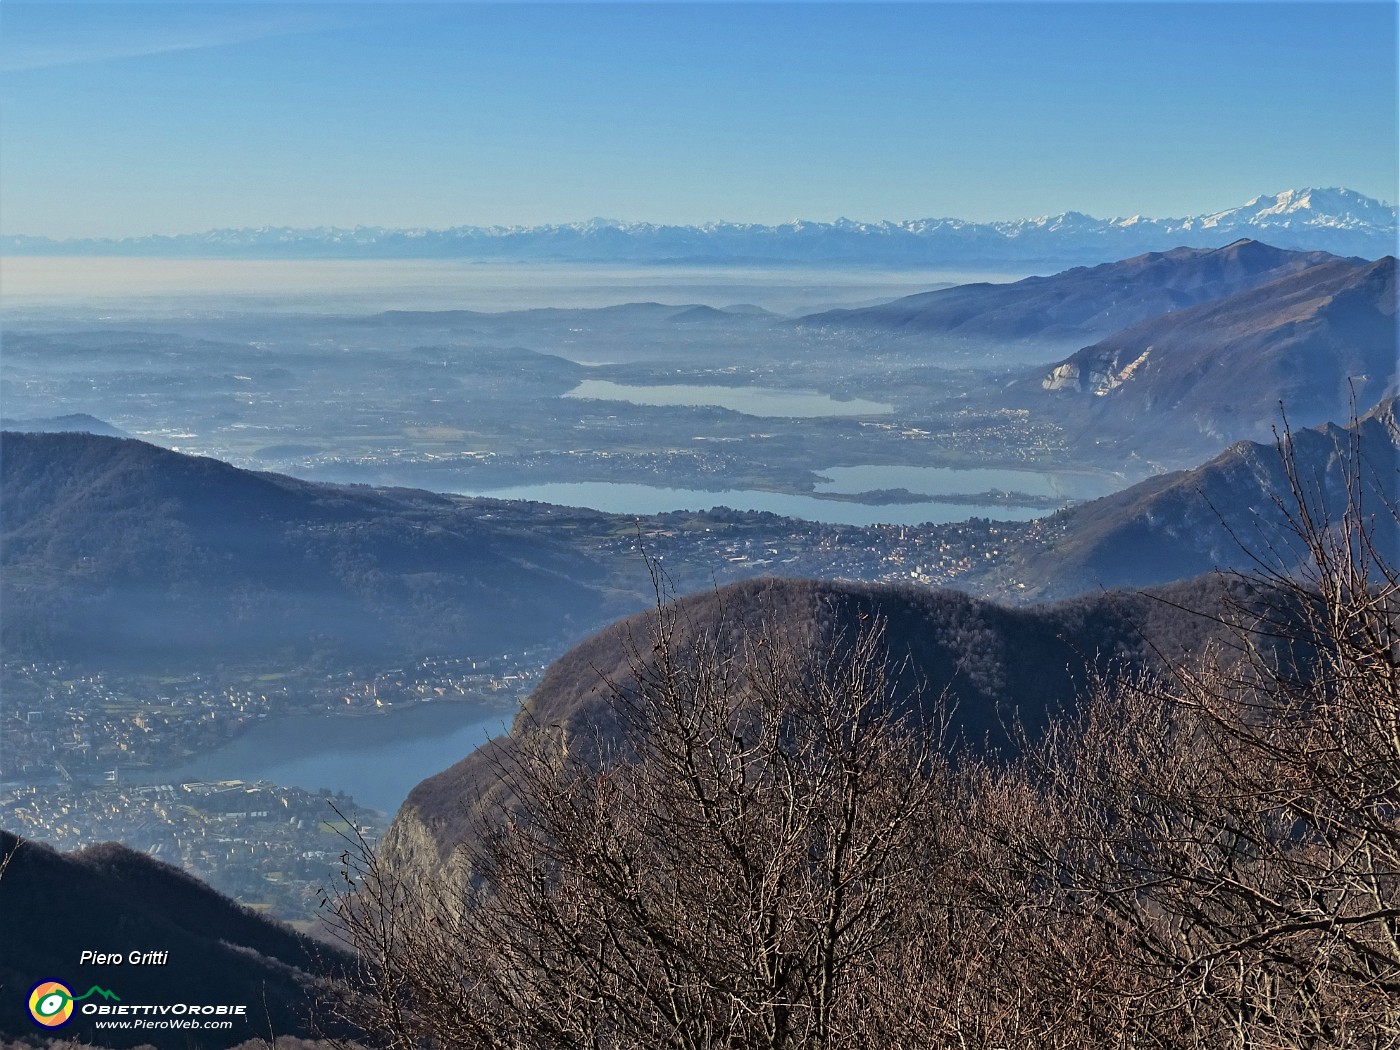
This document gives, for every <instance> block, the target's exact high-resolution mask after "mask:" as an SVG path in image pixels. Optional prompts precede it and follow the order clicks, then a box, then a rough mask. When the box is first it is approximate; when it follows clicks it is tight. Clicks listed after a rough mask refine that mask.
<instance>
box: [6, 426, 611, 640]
mask: <svg viewBox="0 0 1400 1050" xmlns="http://www.w3.org/2000/svg"><path fill="white" fill-rule="evenodd" d="M0 442H2V443H3V444H2V445H0V449H2V450H3V458H2V460H0V490H3V492H4V495H5V499H4V503H3V506H0V540H2V541H3V547H2V548H0V565H3V569H4V579H3V587H4V594H3V597H4V608H5V616H4V621H3V634H2V635H0V639H2V640H3V643H4V646H5V651H6V653H7V654H8V655H9V656H10V657H11V658H16V659H23V658H61V659H64V660H72V661H77V662H80V663H81V662H83V661H84V660H90V659H91V660H101V661H103V662H104V663H106V664H107V665H109V666H111V665H117V666H121V665H131V664H133V663H137V662H139V661H141V660H144V659H149V658H159V659H161V660H164V661H166V662H167V663H170V662H174V663H179V662H181V661H196V660H205V659H215V660H218V661H237V660H240V659H260V660H263V659H270V658H278V659H282V658H286V659H293V660H297V661H300V662H303V663H305V662H307V661H314V660H316V659H318V658H319V657H320V656H323V655H324V656H328V657H333V658H335V659H338V660H346V659H350V660H352V661H353V660H381V659H385V658H387V659H390V660H392V661H400V660H402V659H404V658H406V657H409V656H412V655H414V654H421V653H425V652H447V651H451V652H459V651H470V652H477V651H480V652H493V651H495V652H501V651H508V650H512V649H520V648H525V647H528V646H530V645H534V644H539V643H541V642H544V641H552V640H553V639H555V638H556V637H558V636H561V635H565V634H566V633H567V632H568V631H570V630H573V631H576V632H577V631H582V630H586V629H589V628H591V627H592V626H594V625H596V624H598V623H599V622H606V619H607V618H608V617H609V616H610V615H612V616H616V615H620V614H621V612H623V611H626V608H627V607H626V606H618V607H616V608H615V609H614V606H612V605H611V604H610V601H611V598H610V594H611V590H610V588H611V586H612V584H611V583H610V581H609V580H608V578H607V573H606V571H605V570H604V568H603V567H602V566H600V565H599V564H597V563H596V562H595V561H594V560H592V559H591V558H590V557H589V556H588V555H587V554H585V553H583V552H581V551H580V550H578V549H577V548H576V547H570V546H569V545H568V544H567V543H566V542H565V541H564V540H555V539H551V538H548V537H542V536H540V535H539V533H528V534H527V533H524V532H522V531H521V530H519V529H515V528H512V527H511V526H510V525H508V524H498V523H495V522H493V520H492V518H493V515H492V514H491V513H489V511H490V510H491V509H492V506H493V505H492V502H491V501H473V500H467V499H460V498H455V497H450V496H435V495H432V494H429V493H426V492H419V491H412V490H389V489H369V488H365V487H363V486H338V485H324V484H313V483H309V482H303V481H298V480H296V479H293V478H289V477H284V476H281V475H277V474H265V473H254V472H251V471H245V470H240V469H238V468H235V467H232V466H230V465H228V464H226V463H222V462H219V461H217V460H213V459H207V458H203V457H196V456H187V455H182V454H180V453H175V452H170V451H167V450H165V449H161V448H157V447H155V446H153V445H148V444H145V443H143V442H139V441H133V440H118V439H113V438H106V437H97V436H93V435H88V434H16V433H7V434H5V435H4V436H3V438H0ZM499 506H500V505H499V504H495V505H494V507H495V509H499ZM560 531H561V532H566V531H567V530H560ZM632 602H633V603H634V602H635V599H632ZM630 607H631V608H635V607H636V606H635V604H631V605H630ZM464 646H467V647H469V648H468V649H466V650H464V649H463V647H464Z"/></svg>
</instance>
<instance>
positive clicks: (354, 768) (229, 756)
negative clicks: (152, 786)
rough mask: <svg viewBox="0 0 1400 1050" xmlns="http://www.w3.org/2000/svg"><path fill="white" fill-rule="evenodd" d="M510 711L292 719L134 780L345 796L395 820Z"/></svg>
mask: <svg viewBox="0 0 1400 1050" xmlns="http://www.w3.org/2000/svg"><path fill="white" fill-rule="evenodd" d="M513 718H514V712H513V711H504V710H501V711H494V712H491V713H489V714H487V713H485V712H484V711H483V709H482V708H481V707H478V706H475V705H472V704H449V703H426V704H413V705H410V706H405V707H400V708H397V709H395V710H393V711H389V712H386V713H384V714H374V715H332V714H326V715H291V716H288V717H285V718H269V719H266V720H264V721H261V722H256V723H254V724H253V725H251V726H249V727H248V728H247V729H245V730H244V731H243V732H241V733H239V735H238V736H237V737H235V738H234V739H233V740H232V741H230V742H229V743H228V744H226V745H224V746H223V747H221V748H219V749H218V750H216V751H211V752H209V753H208V754H206V755H200V756H199V757H198V758H192V759H190V760H189V761H187V762H183V763H181V764H180V765H178V766H171V767H167V768H165V769H157V770H147V771H142V772H141V773H140V774H135V773H133V774H132V779H133V780H140V781H144V782H146V783H169V782H171V781H175V780H270V781H272V782H273V783H276V784H283V785H286V786H288V787H299V788H305V789H306V790H308V791H316V790H319V789H320V788H330V789H331V790H332V791H343V792H345V794H347V795H350V796H351V797H352V798H354V800H355V801H356V802H358V803H359V804H360V805H362V806H369V807H370V808H372V809H377V810H379V811H380V812H382V813H384V814H385V815H386V816H393V814H394V813H395V812H396V811H397V810H398V808H399V806H400V805H401V804H402V803H403V800H404V799H405V798H407V797H408V793H409V792H410V791H412V790H413V788H414V787H415V786H416V785H417V784H418V782H419V781H421V780H423V779H425V778H427V777H430V776H432V775H433V774H434V773H441V772H442V771H443V770H444V769H446V768H447V767H448V766H450V765H453V764H454V763H456V762H458V761H460V760H461V759H463V758H465V757H466V756H467V755H468V754H470V753H471V752H472V751H474V750H476V749H477V748H478V747H480V746H481V745H482V744H484V743H486V741H487V740H489V739H491V738H492V737H495V736H501V735H503V734H504V733H506V732H507V731H508V730H509V729H510V723H511V721H512V719H513Z"/></svg>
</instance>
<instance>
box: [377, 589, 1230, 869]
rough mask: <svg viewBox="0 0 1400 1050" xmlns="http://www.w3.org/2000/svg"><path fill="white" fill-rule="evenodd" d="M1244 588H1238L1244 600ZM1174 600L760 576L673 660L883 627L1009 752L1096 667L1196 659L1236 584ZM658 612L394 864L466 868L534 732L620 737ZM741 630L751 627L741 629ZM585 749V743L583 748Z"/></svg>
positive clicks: (893, 649) (592, 646)
mask: <svg viewBox="0 0 1400 1050" xmlns="http://www.w3.org/2000/svg"><path fill="white" fill-rule="evenodd" d="M1246 592H1247V588H1244V587H1242V586H1239V585H1234V590H1233V592H1232V593H1234V594H1235V595H1236V596H1237V597H1244V596H1245V594H1246ZM1161 594H1162V596H1163V597H1165V598H1166V599H1167V600H1166V601H1159V600H1156V599H1154V598H1152V597H1148V596H1146V595H1142V594H1127V593H1115V594H1107V595H1102V594H1101V595H1095V596H1091V597H1087V598H1082V599H1078V600H1073V601H1069V602H1063V603H1058V604H1053V605H1039V606H1031V607H1022V608H1008V607H1006V606H1002V605H998V604H996V603H993V602H988V601H984V600H979V599H976V598H972V597H970V596H968V595H966V594H963V593H961V592H958V591H950V590H936V589H929V588H918V587H911V586H891V585H877V584H858V583H840V582H826V581H821V582H819V581H810V580H792V579H757V580H747V581H743V582H740V583H735V584H730V585H729V586H726V587H722V588H720V589H718V590H715V591H712V592H709V593H705V594H698V595H693V596H690V597H685V598H681V599H679V600H678V602H677V603H676V605H675V607H674V608H675V619H676V624H677V633H676V642H677V644H676V645H675V646H674V649H675V650H677V651H682V652H683V651H684V649H685V646H686V644H687V642H688V641H689V639H691V638H695V637H703V636H705V635H706V634H713V633H715V632H721V634H720V636H721V637H723V638H724V639H725V645H726V651H728V646H729V645H731V644H732V645H739V646H741V645H742V644H743V639H745V638H754V637H760V636H762V634H764V633H765V632H769V631H771V630H772V629H774V625H779V628H778V629H781V630H782V631H784V632H788V634H787V636H788V637H791V638H794V639H796V640H797V645H798V647H799V651H802V652H806V653H810V654H811V655H812V658H813V660H814V661H816V660H819V659H820V658H821V657H822V654H824V653H827V652H830V651H831V650H832V647H833V646H834V645H841V644H845V641H848V640H849V639H852V638H854V637H855V636H856V634H857V633H858V632H859V631H860V630H861V629H862V628H863V626H864V625H866V624H870V623H875V622H878V621H884V622H885V624H886V627H885V640H886V643H887V645H888V650H889V653H890V660H891V666H892V667H893V668H895V669H896V673H897V675H898V686H899V689H900V691H901V693H902V695H904V696H905V697H906V698H907V699H908V700H909V702H911V703H912V704H914V705H917V706H919V707H921V708H924V709H928V710H932V709H933V708H934V707H935V706H936V705H937V704H939V703H940V697H941V696H942V695H943V694H944V692H945V690H946V693H947V697H948V699H949V701H951V703H952V704H953V705H954V713H953V733H954V734H955V736H957V737H960V738H962V739H965V740H967V741H968V742H969V743H971V744H973V745H974V746H978V747H981V746H992V747H998V748H999V747H1004V746H1007V744H1008V742H1009V740H1010V737H1009V736H1008V728H1009V727H1010V726H1012V725H1013V724H1014V723H1018V722H1019V723H1021V724H1023V725H1024V726H1025V727H1026V728H1027V729H1028V730H1029V731H1031V732H1032V733H1034V732H1036V731H1038V730H1039V729H1040V728H1041V727H1043V726H1044V725H1045V723H1046V722H1047V720H1048V719H1049V717H1050V716H1051V715H1052V714H1053V713H1054V712H1055V711H1057V710H1059V709H1062V708H1064V707H1066V706H1068V705H1071V704H1073V702H1074V699H1075V697H1076V695H1077V693H1078V691H1079V690H1080V689H1081V688H1082V687H1083V685H1084V683H1085V680H1086V675H1087V672H1088V670H1089V668H1090V666H1091V665H1104V664H1106V663H1107V662H1110V661H1112V662H1116V663H1118V664H1120V665H1126V666H1143V665H1147V664H1151V663H1153V662H1154V661H1156V660H1158V659H1160V658H1161V657H1166V658H1172V657H1179V656H1181V655H1182V654H1185V653H1190V652H1194V651H1198V650H1199V649H1200V648H1201V647H1202V646H1203V645H1204V644H1205V643H1206V641H1207V640H1208V639H1209V638H1211V637H1213V636H1215V635H1216V634H1217V633H1218V631H1219V630H1220V627H1219V624H1218V623H1217V622H1216V621H1215V620H1213V619H1211V618H1210V617H1209V616H1203V615H1196V614H1194V613H1189V612H1185V611H1183V610H1184V609H1186V608H1190V609H1198V610H1202V611H1205V612H1208V613H1212V614H1215V615H1218V614H1219V613H1220V611H1221V609H1222V608H1223V604H1222V603H1223V599H1224V597H1225V595H1226V585H1225V584H1223V583H1222V581H1220V580H1218V579H1216V578H1214V577H1208V578H1205V579H1201V580H1194V581H1186V582H1183V583H1178V584H1174V585H1171V586H1169V587H1166V588H1163V589H1162V591H1161ZM656 617H657V613H656V612H655V610H653V611H651V612H647V613H642V614H638V615H636V616H633V617H630V618H628V619H626V620H622V621H620V622H618V623H616V624H614V625H613V626H611V627H609V628H607V629H606V630H604V631H602V632H600V633H598V634H595V635H593V636H592V637H591V638H589V639H587V640H586V641H584V642H583V643H581V644H580V645H578V646H576V647H575V648H574V649H572V650H570V651H569V652H568V653H566V654H565V655H564V656H562V657H561V658H560V659H559V660H558V661H556V662H555V663H554V664H553V665H552V666H551V667H550V669H549V670H548V672H547V673H546V675H545V677H544V678H543V679H542V681H541V682H540V685H539V686H538V687H537V688H536V690H535V691H534V693H533V694H532V695H531V697H530V699H529V700H528V701H527V702H526V704H525V706H524V708H523V709H522V711H521V713H520V714H519V715H518V716H517V718H516V720H515V723H514V725H513V726H512V728H511V732H510V734H509V735H507V736H503V737H499V738H497V739H496V740H494V741H491V742H490V743H488V744H487V745H485V746H484V747H482V748H479V749H478V750H476V751H475V752H473V753H471V754H470V755H468V756H466V757H465V758H464V759H463V760H462V761H461V762H459V763H457V764H456V765H454V766H452V767H451V768H449V769H447V770H445V771H443V772H441V773H439V774H437V775H436V776H433V777H429V778H428V779H427V780H424V781H423V782H422V783H420V784H419V785H418V786H417V787H416V788H414V790H413V791H412V793H410V795H409V797H408V799H407V800H406V801H405V802H404V804H403V806H402V807H401V809H400V810H399V813H398V815H397V816H396V817H395V820H394V823H393V825H392V826H391V828H390V830H389V833H388V835H387V837H386V839H385V849H386V850H387V851H388V855H389V856H390V857H391V858H392V860H393V863H395V864H397V865H400V866H403V867H405V868H408V869H412V870H418V871H432V870H439V871H442V870H446V871H448V872H449V873H452V874H460V871H459V870H458V869H457V868H456V867H455V865H456V864H457V863H458V861H456V860H454V858H453V852H454V849H455V847H456V846H457V845H458V844H459V843H460V842H462V841H463V839H464V837H465V836H467V835H468V834H469V829H470V827H471V824H472V821H473V819H474V810H473V805H474V802H475V800H477V799H478V798H480V797H482V796H483V795H487V794H489V793H490V792H491V791H492V789H493V785H495V784H496V783H497V781H498V779H499V770H500V768H501V763H503V762H508V761H509V759H510V755H511V754H512V753H513V751H514V749H515V748H516V747H517V746H518V744H519V742H520V741H521V740H523V739H525V738H526V737H527V736H528V735H529V734H532V733H535V732H540V731H544V732H551V733H559V732H560V727H563V728H564V730H565V731H566V733H567V735H568V738H569V739H571V740H574V741H579V742H582V741H588V740H591V739H594V734H600V735H601V737H602V739H603V741H604V742H606V740H607V739H608V738H609V733H610V731H611V727H613V726H614V724H615V723H614V722H613V720H612V717H611V708H610V705H609V701H608V696H609V685H608V683H609V682H612V683H616V684H619V685H622V686H624V687H625V686H626V685H627V684H628V683H630V682H633V681H635V676H634V674H633V670H632V668H633V666H634V665H633V664H632V663H631V660H632V659H634V658H635V654H637V653H640V654H641V656H642V658H643V659H644V660H645V661H647V662H650V661H654V659H655V654H654V652H653V648H652V637H653V635H652V631H653V629H654V626H655V624H656V622H657V621H656ZM741 628H742V629H741ZM576 746H583V745H582V744H581V743H580V744H577V745H576Z"/></svg>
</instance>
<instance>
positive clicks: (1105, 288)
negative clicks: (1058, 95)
mask: <svg viewBox="0 0 1400 1050" xmlns="http://www.w3.org/2000/svg"><path fill="white" fill-rule="evenodd" d="M1361 263H1362V260H1360V259H1352V260H1340V259H1338V258H1337V257H1336V256H1333V255H1329V254H1328V253H1326V252H1296V251H1286V250H1284V249H1281V248H1274V247H1271V246H1270V245H1267V244H1261V243H1259V242H1258V241H1252V240H1239V241H1236V242H1234V243H1233V244H1230V245H1227V246H1226V247H1224V248H1218V249H1209V248H1174V249H1172V250H1171V251H1167V252H1152V253H1148V254H1146V255H1139V256H1135V257H1133V258H1131V259H1123V260H1121V261H1119V262H1112V263H1105V264H1103V265H1101V266H1093V267H1084V266H1081V267H1076V268H1075V269H1072V270H1066V271H1065V272H1063V273H1058V274H1055V275H1054V276H1052V277H1027V278H1026V279H1025V280H1023V281H1016V282H1014V283H1012V284H967V285H961V286H959V287H956V288H947V289H943V290H941V291H934V292H921V293H919V294H917V295H909V296H905V297H904V298H902V299H896V300H895V301H893V302H890V303H885V304H882V305H879V306H872V307H866V308H864V309H859V310H830V311H827V312H825V313H819V314H811V315H809V316H807V317H804V318H802V319H801V320H800V322H799V323H800V324H803V325H834V326H838V327H851V328H874V329H883V330H889V331H894V332H901V333H907V334H921V335H938V336H951V337H957V338H964V339H976V340H1022V339H1035V340H1044V341H1061V342H1062V341H1067V340H1076V341H1077V340H1083V339H1089V338H1095V337H1097V336H1102V335H1106V334H1108V333H1110V332H1116V331H1118V330H1120V329H1122V328H1126V327H1128V326H1130V325H1134V324H1137V323H1139V322H1141V321H1144V320H1146V319H1148V318H1153V317H1159V316H1161V315H1163V314H1170V313H1172V312H1173V311H1177V310H1182V309H1184V308H1186V307H1189V306H1195V305H1197V304H1200V303H1204V302H1209V301H1210V300H1213V299H1220V298H1222V297H1225V296H1229V295H1233V294H1235V293H1238V292H1241V291H1245V290H1247V289H1251V288H1257V287H1259V286H1260V285H1264V284H1268V283H1270V282H1271V281H1274V280H1277V279H1278V278H1281V277H1285V276H1288V275H1290V274H1296V273H1299V272H1301V271H1306V270H1309V269H1312V268H1313V267H1317V266H1322V265H1333V266H1357V265H1360V264H1361Z"/></svg>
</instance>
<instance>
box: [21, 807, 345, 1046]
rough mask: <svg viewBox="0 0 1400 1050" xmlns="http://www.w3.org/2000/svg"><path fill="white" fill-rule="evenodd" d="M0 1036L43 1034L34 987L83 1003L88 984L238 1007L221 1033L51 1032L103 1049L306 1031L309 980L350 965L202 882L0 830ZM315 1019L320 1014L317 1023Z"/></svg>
mask: <svg viewBox="0 0 1400 1050" xmlns="http://www.w3.org/2000/svg"><path fill="white" fill-rule="evenodd" d="M0 866H3V867H0V870H3V875H2V876H0V922H3V928H4V941H5V950H4V951H3V952H0V1001H3V1002H4V1003H5V1004H6V1008H5V1009H4V1010H3V1011H0V1035H3V1036H9V1037H15V1038H18V1037H21V1036H35V1035H40V1034H43V1031H42V1030H41V1029H40V1028H39V1027H38V1026H37V1025H36V1024H34V1023H33V1022H32V1021H31V1020H30V1019H29V1016H28V1012H27V1011H26V1009H25V1007H24V1005H23V1004H24V1002H25V999H26V997H27V996H28V994H29V990H30V988H32V987H33V986H34V985H35V984H36V983H37V982H39V981H43V980H56V981H61V982H63V983H64V984H66V985H68V987H69V988H71V989H72V991H73V994H74V995H82V994H83V993H84V992H86V991H87V990H88V988H89V987H91V986H92V985H94V984H96V985H99V986H101V987H102V988H104V989H106V990H108V991H111V992H113V993H115V994H116V995H117V996H118V1001H120V1002H122V1003H127V1004H155V1005H160V1004H174V1003H197V1004H204V1003H212V1004H220V1003H227V1004H234V1005H237V1004H242V1005H246V1006H247V1021H246V1022H244V1021H237V1020H236V1021H235V1022H234V1026H233V1028H232V1029H231V1030H230V1031H227V1032H207V1031H197V1032H195V1031H191V1032H178V1033H177V1032H169V1031H166V1032H156V1031H149V1030H141V1029H132V1030H128V1031H120V1030H117V1029H105V1030H102V1031H97V1030H96V1029H95V1028H94V1026H93V1024H92V1022H91V1021H90V1020H89V1021H85V1020H84V1018H83V1017H82V1015H81V1014H77V1015H75V1016H74V1018H73V1020H72V1021H70V1022H69V1023H68V1024H66V1025H65V1026H64V1027H63V1028H62V1029H60V1030H58V1031H56V1032H55V1033H54V1034H56V1035H62V1036H64V1037H67V1038H74V1039H82V1040H84V1041H87V1040H91V1041H93V1042H94V1043H96V1044H98V1045H102V1046H113V1047H129V1046H139V1045H141V1044H145V1043H155V1044H157V1045H159V1046H161V1047H186V1046H189V1047H209V1048H213V1047H228V1046H236V1045H238V1044H239V1043H242V1042H245V1041H247V1040H249V1039H252V1038H255V1037H264V1038H271V1037H273V1036H278V1035H310V1034H312V1032H313V1030H314V1029H313V1023H312V1022H313V1013H314V1008H315V1004H316V996H317V987H318V984H319V982H321V981H322V980H324V979H328V978H329V977H330V976H331V975H332V974H333V973H334V972H335V971H336V970H337V969H339V968H340V967H342V966H344V965H346V964H347V963H348V962H349V960H348V958H347V957H346V956H344V955H343V954H342V953H341V952H339V951H338V950H336V949H334V948H332V947H331V946H329V945H327V944H323V943H320V942H316V941H312V940H310V939H309V938H307V937H304V936H302V935H301V934H298V933H296V932H295V931H293V930H291V929H290V928H288V927H286V926H283V925H281V924H279V923H275V922H269V921H268V920H267V919H264V918H262V917H261V916H259V915H258V914H257V913H255V912H253V911H252V910H250V909H248V908H245V907H244V906H243V905H241V904H238V903H236V902H234V901H231V900H229V899H228V898H227V897H224V896H221V895H220V894H218V893H217V892H215V891H214V890H212V889H210V888H209V887H208V886H206V885H205V884H204V883H202V882H200V881H199V880H198V879H196V878H194V877H193V876H191V875H188V874H186V873H185V872H183V871H181V870H179V869H178V868H174V867H171V866H170V865H169V864H164V863H162V862H160V861H157V860H154V859H153V858H151V857H148V856H146V855H145V854H144V853H138V852H136V851H135V850H130V849H127V848H126V847H125V846H121V845H118V844H117V843H115V842H108V843H103V844H101V845H95V846H89V847H87V848H86V849H81V850H77V851H75V852H72V853H60V852H58V851H56V850H54V849H52V848H50V847H49V846H45V845H41V844H39V843H36V842H31V841H28V840H22V839H18V838H16V836H14V835H12V834H11V833H9V832H8V831H0ZM83 951H100V952H111V953H120V954H121V955H122V957H123V959H124V960H125V959H126V957H127V955H128V953H130V952H133V951H136V952H148V951H164V952H168V953H169V955H168V956H167V957H166V961H165V963H164V964H159V965H155V964H152V965H140V964H137V965H132V964H130V963H129V962H126V961H124V962H123V964H122V965H119V966H115V965H102V966H97V965H93V964H91V963H88V964H80V962H79V960H80V958H81V955H82V952H83ZM322 1020H324V1018H322Z"/></svg>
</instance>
